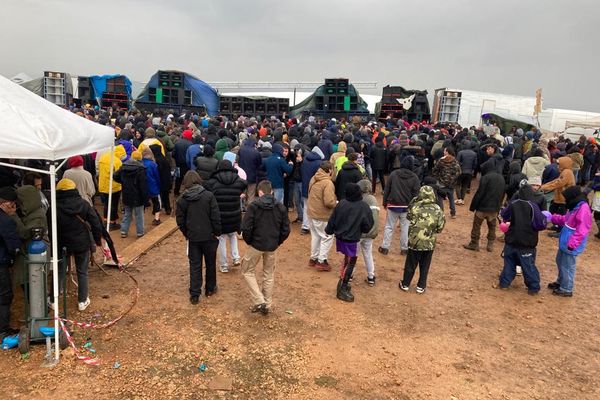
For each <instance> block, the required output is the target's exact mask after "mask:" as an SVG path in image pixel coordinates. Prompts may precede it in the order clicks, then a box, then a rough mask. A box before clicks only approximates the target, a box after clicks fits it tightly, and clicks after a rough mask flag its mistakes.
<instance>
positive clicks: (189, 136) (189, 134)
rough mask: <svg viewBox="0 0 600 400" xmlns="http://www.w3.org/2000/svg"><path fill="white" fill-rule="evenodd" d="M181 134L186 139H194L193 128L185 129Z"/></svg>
mask: <svg viewBox="0 0 600 400" xmlns="http://www.w3.org/2000/svg"><path fill="white" fill-rule="evenodd" d="M181 136H182V137H183V138H184V139H187V140H192V136H193V132H192V131H191V130H189V129H186V130H185V131H183V134H182V135H181Z"/></svg>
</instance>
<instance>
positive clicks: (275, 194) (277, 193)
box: [273, 188, 284, 204]
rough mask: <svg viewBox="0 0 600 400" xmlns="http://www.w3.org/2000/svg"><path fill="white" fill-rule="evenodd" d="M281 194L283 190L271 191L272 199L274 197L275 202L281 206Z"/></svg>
mask: <svg viewBox="0 0 600 400" xmlns="http://www.w3.org/2000/svg"><path fill="white" fill-rule="evenodd" d="M283 194H284V191H283V188H280V189H273V197H275V201H276V202H278V203H281V204H283Z"/></svg>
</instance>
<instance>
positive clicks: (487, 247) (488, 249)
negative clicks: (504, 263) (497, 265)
mask: <svg viewBox="0 0 600 400" xmlns="http://www.w3.org/2000/svg"><path fill="white" fill-rule="evenodd" d="M485 249H486V250H487V251H488V252H490V253H491V252H492V251H494V242H493V241H488V243H487V246H485Z"/></svg>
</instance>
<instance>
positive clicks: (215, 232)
mask: <svg viewBox="0 0 600 400" xmlns="http://www.w3.org/2000/svg"><path fill="white" fill-rule="evenodd" d="M175 219H176V221H177V226H178V227H179V230H180V231H181V233H182V234H183V236H184V237H185V238H186V239H187V240H189V241H190V242H206V241H208V240H216V238H217V236H221V213H220V211H219V205H218V203H217V200H216V199H215V196H214V195H213V194H212V193H211V192H209V191H208V190H206V189H205V188H204V187H202V186H201V185H193V186H192V187H190V188H188V189H187V190H186V191H185V192H183V194H182V195H181V196H180V197H179V199H177V210H176V211H175Z"/></svg>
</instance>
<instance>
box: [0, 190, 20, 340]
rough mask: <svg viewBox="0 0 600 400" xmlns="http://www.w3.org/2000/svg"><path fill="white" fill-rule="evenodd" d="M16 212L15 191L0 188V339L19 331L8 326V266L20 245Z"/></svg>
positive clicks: (11, 297) (11, 293) (11, 298)
mask: <svg viewBox="0 0 600 400" xmlns="http://www.w3.org/2000/svg"><path fill="white" fill-rule="evenodd" d="M16 214H17V193H16V192H15V190H14V189H13V188H12V187H9V186H4V187H2V188H0V340H2V339H3V338H4V337H5V336H10V335H14V334H16V333H18V332H19V330H18V329H13V328H11V327H10V305H11V303H12V300H13V290H12V287H13V285H12V280H11V272H10V268H11V267H12V265H13V263H14V259H15V256H16V253H17V251H18V249H19V248H20V247H21V239H20V238H19V234H18V233H17V223H16V222H15V218H18V217H17V216H16Z"/></svg>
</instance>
